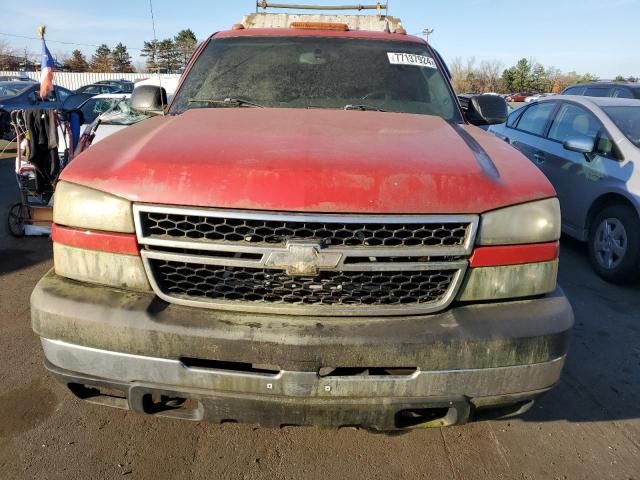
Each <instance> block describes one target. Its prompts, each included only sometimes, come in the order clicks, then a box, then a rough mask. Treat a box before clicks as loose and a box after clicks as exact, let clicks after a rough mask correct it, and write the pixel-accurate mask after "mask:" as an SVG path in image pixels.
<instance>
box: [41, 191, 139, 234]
mask: <svg viewBox="0 0 640 480" xmlns="http://www.w3.org/2000/svg"><path fill="white" fill-rule="evenodd" d="M53 221H54V223H56V224H57V225H64V226H67V227H75V228H86V229H89V230H102V231H107V232H120V233H133V232H134V231H135V230H134V227H133V210H132V206H131V202H129V201H128V200H125V199H123V198H120V197H116V196H115V195H110V194H108V193H104V192H101V191H99V190H94V189H92V188H88V187H83V186H82V185H76V184H74V183H69V182H59V183H58V185H57V186H56V193H55V197H54V206H53Z"/></svg>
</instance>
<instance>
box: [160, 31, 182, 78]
mask: <svg viewBox="0 0 640 480" xmlns="http://www.w3.org/2000/svg"><path fill="white" fill-rule="evenodd" d="M180 59H181V53H180V52H179V51H178V50H177V49H176V45H175V43H174V42H173V40H172V39H171V38H165V39H164V40H162V41H160V42H159V43H158V49H157V62H158V66H159V68H160V70H164V71H166V72H167V73H170V72H172V71H174V70H177V69H178V68H180Z"/></svg>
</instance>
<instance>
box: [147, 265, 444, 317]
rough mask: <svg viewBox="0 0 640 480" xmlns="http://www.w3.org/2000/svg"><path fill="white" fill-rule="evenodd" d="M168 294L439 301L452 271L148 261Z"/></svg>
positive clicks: (286, 300)
mask: <svg viewBox="0 0 640 480" xmlns="http://www.w3.org/2000/svg"><path fill="white" fill-rule="evenodd" d="M151 265H152V268H153V270H154V274H155V279H156V281H157V283H158V285H159V287H160V289H161V290H162V291H163V292H164V293H165V294H168V295H186V296H189V297H194V298H203V299H210V300H232V301H241V302H254V303H260V302H263V303H264V302H267V303H275V304H284V305H314V304H315V305H345V306H352V305H353V306H357V305H373V306H375V305H404V304H428V303H432V302H437V301H439V300H441V299H442V298H443V297H444V296H445V294H446V293H447V291H448V289H449V287H450V285H451V282H452V281H453V279H454V277H455V274H456V270H437V271H410V272H380V271H377V272H373V271H367V272H351V271H344V272H339V271H326V272H320V273H318V274H317V275H315V276H310V277H295V276H291V275H287V274H286V273H285V272H283V271H279V270H269V269H255V268H244V267H222V266H213V265H200V264H192V263H184V262H174V261H167V260H152V261H151Z"/></svg>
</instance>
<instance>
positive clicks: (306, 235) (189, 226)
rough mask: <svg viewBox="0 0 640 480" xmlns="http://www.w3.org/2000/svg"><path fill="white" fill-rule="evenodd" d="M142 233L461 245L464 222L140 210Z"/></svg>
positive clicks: (466, 226) (240, 240)
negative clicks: (323, 219)
mask: <svg viewBox="0 0 640 480" xmlns="http://www.w3.org/2000/svg"><path fill="white" fill-rule="evenodd" d="M141 219H142V227H143V233H144V235H145V236H147V237H148V236H151V237H160V238H169V239H182V240H188V239H194V240H201V239H204V240H210V241H217V242H235V243H251V244H260V243H262V244H265V243H266V244H271V245H285V244H286V243H287V241H288V240H311V239H313V240H317V241H319V242H320V244H321V245H322V246H323V247H327V246H355V247H360V246H362V247H364V246H369V247H438V246H442V247H461V246H463V245H464V243H465V239H466V236H467V234H468V230H469V223H464V222H460V223H426V224H425V223H387V224H365V223H329V222H292V221H275V220H245V219H235V218H213V217H205V216H194V215H182V214H167V213H155V212H142V213H141Z"/></svg>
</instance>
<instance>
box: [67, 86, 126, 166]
mask: <svg viewBox="0 0 640 480" xmlns="http://www.w3.org/2000/svg"><path fill="white" fill-rule="evenodd" d="M129 98H131V94H130V93H103V94H100V95H96V96H94V97H91V98H89V99H87V100H85V101H84V102H83V103H82V104H80V105H79V106H78V107H77V108H76V109H74V110H80V111H81V112H82V117H83V122H82V125H80V134H82V132H84V131H85V130H86V128H87V127H88V126H90V125H91V124H92V123H93V122H94V121H95V120H96V119H97V118H98V117H99V116H100V115H102V114H103V113H105V112H108V111H109V110H111V109H112V108H113V107H114V106H115V105H117V104H118V103H119V102H121V101H123V100H128V99H129ZM65 133H67V132H63V130H62V127H61V126H58V154H59V155H60V156H63V155H64V152H65V150H66V149H67V148H68V146H69V145H70V141H69V136H68V134H66V135H65ZM105 133H106V132H105ZM111 133H113V132H111ZM109 134H110V133H109ZM109 134H107V135H102V132H101V136H100V138H98V137H96V139H94V141H98V140H99V139H101V138H104V137H106V136H108V135H109Z"/></svg>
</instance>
